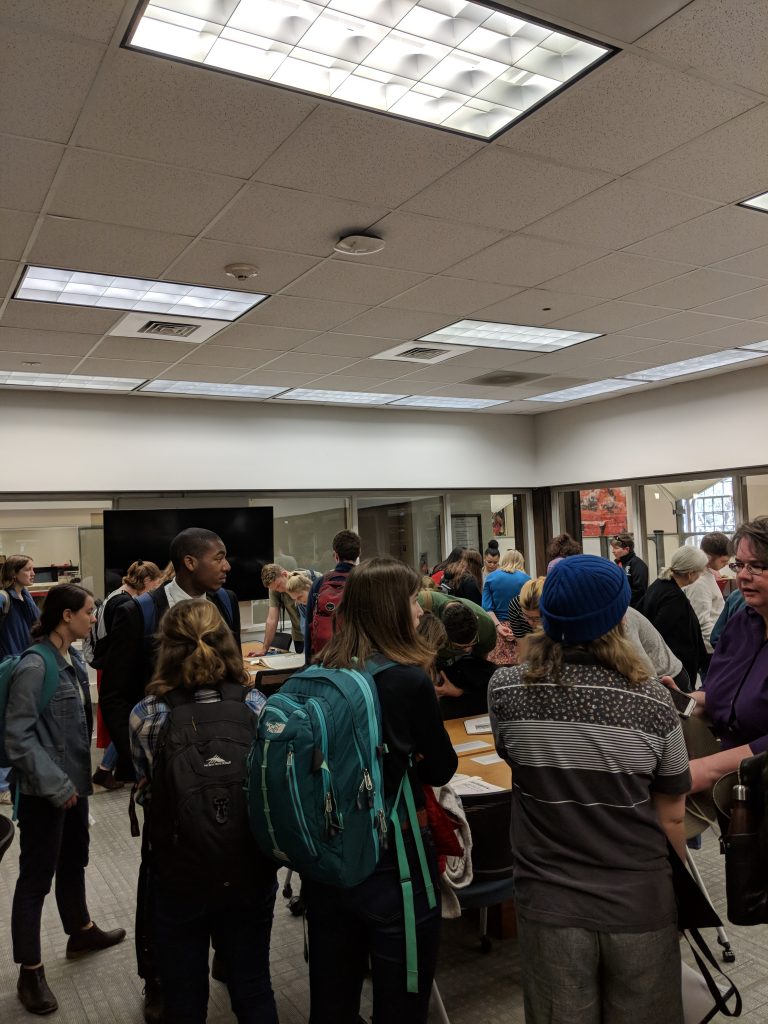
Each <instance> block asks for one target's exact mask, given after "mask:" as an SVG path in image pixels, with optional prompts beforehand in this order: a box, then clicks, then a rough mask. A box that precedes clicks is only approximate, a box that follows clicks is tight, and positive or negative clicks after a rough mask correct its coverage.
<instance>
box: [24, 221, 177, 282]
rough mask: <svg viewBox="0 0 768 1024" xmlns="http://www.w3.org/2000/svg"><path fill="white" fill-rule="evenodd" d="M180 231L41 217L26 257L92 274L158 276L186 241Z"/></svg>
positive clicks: (36, 261)
mask: <svg viewBox="0 0 768 1024" xmlns="http://www.w3.org/2000/svg"><path fill="white" fill-rule="evenodd" d="M190 241H191V239H190V238H188V237H187V236H184V235H167V234H163V233H162V232H160V231H145V230H143V229H141V228H129V227H124V226H118V225H116V224H97V223H96V222H95V221H88V220H70V219H69V218H68V217H45V218H44V220H43V224H42V227H41V228H40V231H39V233H38V235H37V238H36V239H35V241H34V244H33V245H32V249H31V251H30V254H29V260H30V262H32V263H36V264H38V265H39V266H44V267H64V268H66V269H73V270H85V271H89V272H90V273H94V274H121V275H122V276H124V277H145V278H146V277H158V276H159V275H160V274H162V272H163V271H164V270H165V268H166V267H167V266H168V264H169V263H170V262H171V260H173V259H174V258H175V257H176V256H178V255H179V253H180V252H181V251H182V250H183V249H184V248H185V247H186V246H187V245H188V244H189V242H190Z"/></svg>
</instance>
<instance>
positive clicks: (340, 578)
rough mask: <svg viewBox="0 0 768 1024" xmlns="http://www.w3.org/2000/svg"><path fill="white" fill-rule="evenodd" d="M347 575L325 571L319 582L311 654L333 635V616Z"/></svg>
mask: <svg viewBox="0 0 768 1024" xmlns="http://www.w3.org/2000/svg"><path fill="white" fill-rule="evenodd" d="M348 575H349V574H348V573H340V572H327V573H326V574H325V575H324V576H323V578H322V580H321V582H320V586H319V587H318V589H317V596H316V598H315V610H314V611H313V613H312V629H311V633H310V636H311V637H312V654H318V653H319V652H320V651H321V650H322V649H323V648H324V647H325V645H326V644H327V643H328V641H329V640H330V639H331V637H332V636H333V616H334V613H335V612H336V609H337V608H338V607H339V604H340V603H341V598H342V595H343V594H344V587H345V586H346V584H347V576H348Z"/></svg>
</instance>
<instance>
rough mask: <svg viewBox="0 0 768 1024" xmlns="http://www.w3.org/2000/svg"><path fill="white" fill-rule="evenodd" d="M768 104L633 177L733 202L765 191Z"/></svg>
mask: <svg viewBox="0 0 768 1024" xmlns="http://www.w3.org/2000/svg"><path fill="white" fill-rule="evenodd" d="M766 139H768V104H765V103H764V104H761V105H760V106H759V107H754V108H753V109H752V110H748V111H747V112H746V113H745V114H742V115H741V116H740V117H735V118H734V119H733V120H732V121H728V123H727V124H722V125H720V126H719V127H717V128H714V129H713V130H712V131H710V132H706V133H705V134H704V135H701V136H700V137H699V138H698V139H694V140H693V141H692V142H688V143H686V144H685V145H684V146H679V147H678V148H677V149H673V150H672V151H671V152H670V153H665V154H664V156H660V157H658V158H657V159H656V160H652V161H651V162H650V163H648V164H646V165H645V166H644V167H640V168H638V169H637V170H636V171H633V173H632V177H633V178H641V179H642V180H643V181H649V182H652V183H653V184H654V185H661V186H662V187H663V188H673V189H679V190H680V191H681V192H687V193H689V194H693V195H697V196H704V197H706V198H707V199H718V200H720V202H724V203H734V202H737V201H738V200H739V199H743V198H744V197H745V196H751V195H755V193H757V192H761V191H763V190H764V189H765V183H766V146H765V145H760V144H759V142H758V144H757V145H755V142H756V141H757V140H764V141H765V140H766Z"/></svg>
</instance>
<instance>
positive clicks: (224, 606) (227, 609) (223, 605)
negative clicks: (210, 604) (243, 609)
mask: <svg viewBox="0 0 768 1024" xmlns="http://www.w3.org/2000/svg"><path fill="white" fill-rule="evenodd" d="M215 602H216V604H218V605H219V607H220V610H221V611H223V612H224V618H225V619H226V620H227V625H228V626H229V628H230V629H231V628H232V626H233V625H234V616H233V614H232V598H231V597H230V596H229V591H228V590H225V589H224V587H221V588H220V589H219V590H217V591H216V592H215Z"/></svg>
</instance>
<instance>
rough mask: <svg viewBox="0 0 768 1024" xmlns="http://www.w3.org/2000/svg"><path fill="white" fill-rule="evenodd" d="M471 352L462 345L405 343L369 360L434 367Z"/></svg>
mask: <svg viewBox="0 0 768 1024" xmlns="http://www.w3.org/2000/svg"><path fill="white" fill-rule="evenodd" d="M471 351H472V349H471V348H468V347H466V346H464V345H439V344H437V345H435V344H429V345H427V344H423V345H422V344H418V343H414V342H412V341H406V342H405V343H404V344H402V345H396V346H395V348H388V349H387V350H386V351H385V352H379V353H378V355H375V356H371V359H392V360H393V361H394V362H399V363H421V365H422V366H434V365H435V363H443V362H445V360H446V359H451V358H452V357H453V356H460V355H462V353H464V352H471Z"/></svg>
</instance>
